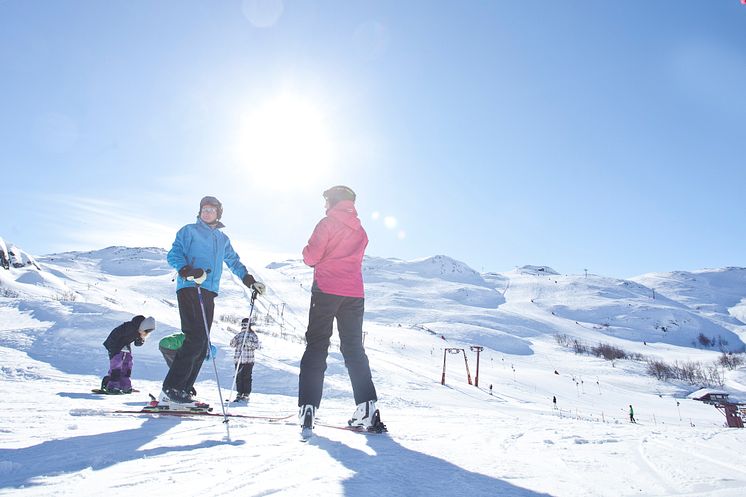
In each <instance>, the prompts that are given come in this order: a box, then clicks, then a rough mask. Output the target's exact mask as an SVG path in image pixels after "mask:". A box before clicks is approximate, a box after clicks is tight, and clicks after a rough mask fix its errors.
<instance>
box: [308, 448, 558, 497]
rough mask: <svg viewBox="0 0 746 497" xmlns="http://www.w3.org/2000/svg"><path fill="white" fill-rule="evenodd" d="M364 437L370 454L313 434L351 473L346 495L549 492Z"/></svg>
mask: <svg viewBox="0 0 746 497" xmlns="http://www.w3.org/2000/svg"><path fill="white" fill-rule="evenodd" d="M361 436H366V435H361ZM367 441H368V446H369V447H370V448H371V449H373V451H375V454H374V455H370V454H367V453H365V452H364V451H362V450H358V449H353V448H351V447H349V446H347V445H345V444H343V443H340V442H337V441H334V440H329V439H328V438H325V437H323V436H318V435H316V436H314V437H313V439H311V443H312V444H313V445H316V446H317V447H319V448H322V449H324V450H325V451H327V452H328V453H329V455H330V456H332V457H333V458H335V459H336V460H338V461H339V462H340V463H342V464H343V465H344V466H345V467H346V468H348V469H349V470H351V471H353V472H354V473H355V474H354V476H352V477H350V478H348V479H347V480H345V481H344V482H342V486H343V488H344V493H345V495H349V496H354V497H366V496H369V495H370V496H379V495H385V496H387V497H392V496H402V497H404V496H406V497H416V496H420V495H423V496H433V495H437V496H439V497H448V496H454V497H461V496H462V495H469V497H479V496H485V497H487V496H489V497H494V496H496V495H499V496H500V497H551V496H550V495H549V494H545V493H539V492H534V491H533V490H528V489H525V488H521V487H516V486H515V485H512V484H510V483H508V482H505V481H503V480H500V479H498V478H493V477H491V476H486V475H482V474H479V473H474V472H472V471H468V470H466V469H464V468H460V467H458V466H456V465H455V464H452V463H450V462H448V461H444V460H443V459H438V458H437V457H433V456H429V455H427V454H423V453H421V452H417V451H414V450H410V449H407V448H405V447H402V446H401V445H400V444H398V443H397V442H396V441H394V440H393V439H391V438H389V437H387V436H377V435H370V436H368V439H367Z"/></svg>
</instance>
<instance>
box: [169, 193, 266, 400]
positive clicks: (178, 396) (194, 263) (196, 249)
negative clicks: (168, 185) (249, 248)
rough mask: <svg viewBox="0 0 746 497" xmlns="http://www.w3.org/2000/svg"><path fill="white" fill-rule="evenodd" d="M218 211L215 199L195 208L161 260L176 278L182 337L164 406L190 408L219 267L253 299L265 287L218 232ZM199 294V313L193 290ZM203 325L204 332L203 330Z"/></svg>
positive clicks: (206, 338) (202, 357) (205, 341)
mask: <svg viewBox="0 0 746 497" xmlns="http://www.w3.org/2000/svg"><path fill="white" fill-rule="evenodd" d="M222 215H223V205H222V204H221V203H220V201H219V200H218V199H216V198H215V197H209V196H208V197H204V198H202V200H201V201H200V203H199V213H198V214H197V222H196V223H194V224H187V225H186V226H184V227H182V228H181V229H180V230H179V231H178V233H176V239H175V240H174V243H173V246H172V247H171V250H170V251H169V252H168V255H167V256H166V259H167V260H168V263H169V264H170V265H171V267H173V268H175V269H176V270H178V272H179V277H178V278H177V283H176V300H177V301H178V304H179V317H180V318H181V331H182V332H183V333H184V344H183V345H182V346H181V347H180V348H179V350H178V351H177V353H176V357H175V358H174V361H173V364H171V367H170V369H169V370H168V374H167V375H166V378H165V379H164V380H163V390H162V392H161V396H160V401H161V402H162V403H164V404H169V403H175V404H191V403H192V402H194V399H192V396H191V395H190V393H189V392H190V390H192V388H193V387H194V382H195V381H196V379H197V375H198V374H199V371H200V369H201V368H202V362H203V361H204V358H205V356H206V355H207V344H208V343H209V341H208V333H209V329H210V328H211V327H212V318H213V314H214V311H215V298H216V297H217V296H218V291H219V287H220V276H221V275H222V273H223V264H227V265H228V267H229V268H230V270H231V271H232V272H233V274H235V275H236V276H238V277H239V278H241V281H243V284H244V285H246V286H247V287H249V288H250V289H252V290H256V292H257V293H258V294H263V293H264V291H265V286H264V284H263V283H260V282H258V281H256V279H254V277H253V276H252V275H250V274H249V272H248V271H247V270H246V266H244V265H243V263H241V259H240V258H239V256H238V254H237V253H236V251H235V250H233V247H232V246H231V242H230V239H229V238H228V236H227V235H226V234H225V233H223V232H222V231H220V229H221V228H224V227H225V226H224V225H223V223H221V222H220V218H221V217H222ZM198 288H199V290H200V293H201V295H202V301H203V303H204V316H203V314H202V312H203V308H202V306H201V305H200V300H199V296H198V293H197V290H198ZM205 321H207V328H208V329H207V330H205Z"/></svg>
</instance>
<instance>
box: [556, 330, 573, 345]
mask: <svg viewBox="0 0 746 497" xmlns="http://www.w3.org/2000/svg"><path fill="white" fill-rule="evenodd" d="M554 340H555V341H556V342H557V345H559V346H560V347H569V346H570V337H569V335H567V334H566V333H555V334H554Z"/></svg>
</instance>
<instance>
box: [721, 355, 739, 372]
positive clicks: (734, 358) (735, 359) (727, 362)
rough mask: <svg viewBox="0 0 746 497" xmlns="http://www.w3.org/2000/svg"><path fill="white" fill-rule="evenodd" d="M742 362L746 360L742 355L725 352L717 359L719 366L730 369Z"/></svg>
mask: <svg viewBox="0 0 746 497" xmlns="http://www.w3.org/2000/svg"><path fill="white" fill-rule="evenodd" d="M744 362H746V361H744V359H743V356H741V355H737V354H733V353H730V354H726V353H725V352H723V354H722V355H721V356H720V357H719V358H718V360H717V363H718V364H719V365H720V366H722V367H724V368H728V369H730V370H731V371H732V370H734V369H736V368H737V367H739V366H741V365H743V363H744Z"/></svg>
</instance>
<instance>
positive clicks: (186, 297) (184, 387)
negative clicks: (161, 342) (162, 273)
mask: <svg viewBox="0 0 746 497" xmlns="http://www.w3.org/2000/svg"><path fill="white" fill-rule="evenodd" d="M201 291H202V300H203V302H204V304H205V316H206V317H207V326H208V329H209V328H212V317H213V314H214V311H215V297H217V294H216V293H214V292H211V291H209V290H205V289H201ZM176 300H177V302H178V303H179V317H180V318H181V331H182V332H183V333H184V344H183V345H182V346H181V348H180V349H179V350H178V351H177V352H176V357H175V358H174V362H173V363H172V364H171V368H170V369H169V370H168V374H167V375H166V379H164V380H163V389H164V390H165V389H167V388H173V389H176V390H181V391H184V392H189V391H190V390H191V389H192V387H193V386H194V382H195V381H196V380H197V375H198V374H199V370H200V369H201V368H202V362H203V361H204V360H205V357H206V356H207V334H206V333H205V323H204V320H203V319H202V310H201V309H200V305H199V296H198V295H197V288H196V287H187V288H182V289H180V290H178V291H177V292H176Z"/></svg>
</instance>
